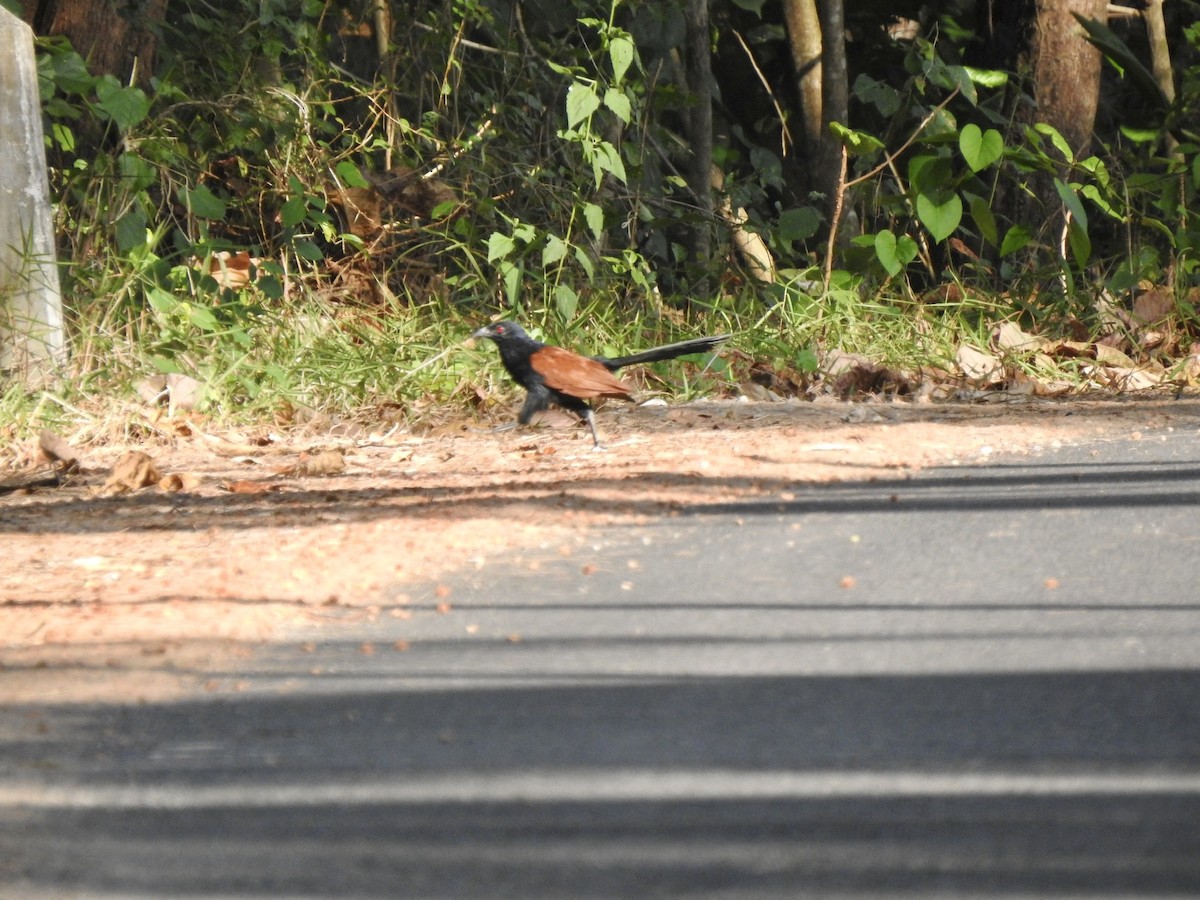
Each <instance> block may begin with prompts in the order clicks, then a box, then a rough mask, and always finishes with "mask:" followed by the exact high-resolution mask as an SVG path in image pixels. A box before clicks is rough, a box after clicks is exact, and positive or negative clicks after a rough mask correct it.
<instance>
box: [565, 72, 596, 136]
mask: <svg viewBox="0 0 1200 900" xmlns="http://www.w3.org/2000/svg"><path fill="white" fill-rule="evenodd" d="M599 108H600V98H599V97H597V96H596V88H595V87H593V86H592V85H590V84H584V83H583V82H581V81H577V82H575V83H574V84H573V85H571V86H570V87H569V88H568V89H567V126H568V127H570V128H574V127H575V126H576V125H578V124H579V123H580V122H582V121H584V120H585V119H589V118H591V116H592V113H594V112H595V111H596V110H598V109H599Z"/></svg>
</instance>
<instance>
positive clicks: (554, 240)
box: [542, 234, 567, 268]
mask: <svg viewBox="0 0 1200 900" xmlns="http://www.w3.org/2000/svg"><path fill="white" fill-rule="evenodd" d="M566 255H567V242H566V241H564V240H563V239H562V238H560V237H559V236H558V235H556V234H552V235H550V237H548V238H546V246H545V247H543V248H542V268H545V267H546V266H552V265H554V264H555V263H556V262H558V261H559V260H560V259H562V258H563V257H564V256H566Z"/></svg>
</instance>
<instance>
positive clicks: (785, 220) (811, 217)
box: [778, 206, 821, 243]
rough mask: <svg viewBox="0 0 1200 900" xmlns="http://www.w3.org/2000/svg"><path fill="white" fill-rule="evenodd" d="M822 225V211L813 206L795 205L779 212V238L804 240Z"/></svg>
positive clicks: (790, 240) (788, 240)
mask: <svg viewBox="0 0 1200 900" xmlns="http://www.w3.org/2000/svg"><path fill="white" fill-rule="evenodd" d="M820 227H821V212H820V210H818V209H817V208H816V207H813V206H794V207H792V208H791V209H785V210H784V211H783V212H781V213H780V214H779V226H778V236H779V240H781V241H786V242H788V243H791V242H792V241H804V240H807V239H808V238H810V237H812V236H813V235H814V234H816V233H817V229H818V228H820Z"/></svg>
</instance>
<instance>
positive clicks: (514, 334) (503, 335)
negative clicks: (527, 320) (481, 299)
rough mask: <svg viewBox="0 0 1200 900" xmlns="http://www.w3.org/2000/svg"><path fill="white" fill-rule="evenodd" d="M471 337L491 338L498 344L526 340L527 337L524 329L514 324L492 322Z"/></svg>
mask: <svg viewBox="0 0 1200 900" xmlns="http://www.w3.org/2000/svg"><path fill="white" fill-rule="evenodd" d="M471 337H477V338H481V337H485V338H491V339H492V340H493V341H495V342H496V343H498V344H499V343H502V342H503V341H508V340H513V339H516V340H520V339H522V338H528V337H529V335H527V334H526V333H525V329H524V328H522V327H521V326H520V325H518V324H517V323H516V322H493V323H492V324H491V325H484V326H483V327H482V328H480V329H479V330H478V331H476V332H475V333H474V334H473V335H471Z"/></svg>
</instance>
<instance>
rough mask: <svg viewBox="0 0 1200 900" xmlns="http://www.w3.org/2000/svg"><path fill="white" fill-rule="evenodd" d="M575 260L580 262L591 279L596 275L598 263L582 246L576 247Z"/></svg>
mask: <svg viewBox="0 0 1200 900" xmlns="http://www.w3.org/2000/svg"><path fill="white" fill-rule="evenodd" d="M575 262H577V263H579V268H581V269H583V271H584V273H585V274H586V275H587V277H588V279H589V280H590V279H592V278H595V277H596V264H595V263H594V262H592V258H591V257H590V256H588V252H587V251H586V250H584V249H583V248H582V247H576V248H575Z"/></svg>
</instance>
